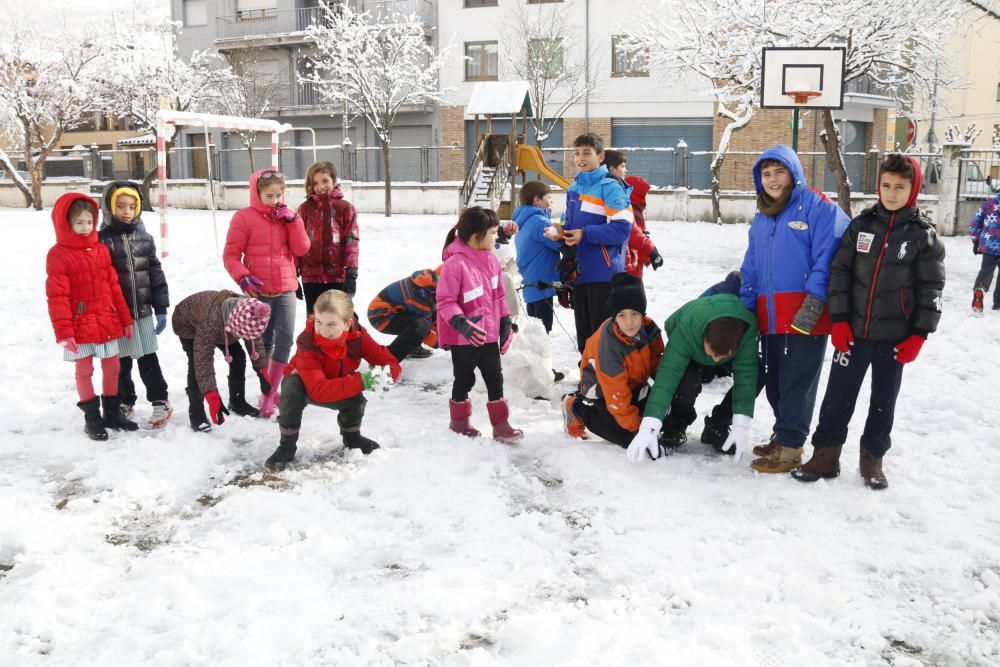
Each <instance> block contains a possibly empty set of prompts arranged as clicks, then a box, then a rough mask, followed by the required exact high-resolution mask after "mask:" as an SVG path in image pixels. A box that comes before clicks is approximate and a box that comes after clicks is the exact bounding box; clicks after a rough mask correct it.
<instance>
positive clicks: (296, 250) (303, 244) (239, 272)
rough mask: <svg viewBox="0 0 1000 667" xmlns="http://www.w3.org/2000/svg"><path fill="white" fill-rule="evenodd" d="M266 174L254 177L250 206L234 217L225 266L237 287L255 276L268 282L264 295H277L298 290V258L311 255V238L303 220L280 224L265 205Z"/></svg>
mask: <svg viewBox="0 0 1000 667" xmlns="http://www.w3.org/2000/svg"><path fill="white" fill-rule="evenodd" d="M264 171H265V170H261V171H255V172H254V173H253V174H251V175H250V206H248V207H247V208H241V209H240V210H239V211H237V212H236V213H235V214H234V215H233V219H232V220H231V221H230V223H229V232H228V233H227V234H226V248H225V249H224V250H223V251H222V262H223V264H224V265H225V267H226V271H228V272H229V275H230V276H232V277H233V280H235V281H236V282H237V283H239V282H240V280H241V279H242V278H243V277H244V276H246V275H248V274H251V273H252V274H253V275H255V276H257V277H258V278H260V279H261V280H262V281H264V286H263V287H262V288H261V291H262V293H263V294H265V295H275V294H281V293H282V292H293V291H295V288H296V287H297V286H298V278H297V277H296V274H295V258H296V257H301V256H302V255H304V254H306V253H307V252H309V236H308V235H307V234H306V229H305V226H304V225H303V224H302V218H301V217H298V216H296V217H295V220H294V221H293V222H284V221H282V220H276V219H275V218H274V212H275V210H276V209H275V207H273V206H266V205H265V204H264V203H263V202H261V200H260V196H259V195H258V194H257V179H258V178H260V175H261V174H263V173H264ZM266 171H270V170H266Z"/></svg>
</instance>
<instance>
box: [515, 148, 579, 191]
mask: <svg viewBox="0 0 1000 667" xmlns="http://www.w3.org/2000/svg"><path fill="white" fill-rule="evenodd" d="M515 160H516V162H515V164H514V168H515V169H517V171H519V172H524V171H533V172H536V173H538V174H541V175H542V176H544V177H545V178H547V179H549V180H550V181H552V182H553V183H555V184H556V185H558V186H559V187H561V188H562V189H563V190H566V189H567V188H569V181H567V180H566V179H565V178H563V177H562V176H560V175H559V174H557V173H556V172H554V171H552V170H551V169H550V168H549V165H548V164H546V163H545V158H544V157H542V151H541V150H539V148H538V146H527V145H525V144H518V145H517V154H516V155H515Z"/></svg>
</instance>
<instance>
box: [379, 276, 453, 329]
mask: <svg viewBox="0 0 1000 667" xmlns="http://www.w3.org/2000/svg"><path fill="white" fill-rule="evenodd" d="M440 277H441V267H440V266H438V267H437V268H436V269H423V270H421V271H416V272H414V273H413V274H411V275H410V276H408V277H406V278H403V279H402V280H398V281H396V282H394V283H392V284H391V285H386V286H385V288H384V289H383V290H382V291H381V292H379V293H378V296H376V297H375V298H374V299H372V302H371V303H370V304H368V321H369V322H370V323H371V325H372V326H373V327H375V329H376V330H377V331H385V330H386V329H388V328H389V326H390V323H391V322H392V321H393V320H394V319H395V318H396V317H397V316H399V315H400V314H401V313H405V314H406V316H407V317H412V318H424V317H426V318H427V319H429V320H430V321H431V322H432V323H434V321H435V320H436V317H437V284H438V279H440ZM424 344H425V345H427V346H428V347H437V328H436V327H434V326H432V327H431V332H430V334H428V336H427V338H425V339H424Z"/></svg>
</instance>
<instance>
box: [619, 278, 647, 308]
mask: <svg viewBox="0 0 1000 667" xmlns="http://www.w3.org/2000/svg"><path fill="white" fill-rule="evenodd" d="M626 308H628V309H631V310H634V311H636V312H638V313H641V314H643V315H645V314H646V292H645V290H643V288H642V281H641V280H639V279H638V278H636V277H635V276H633V275H631V274H629V273H616V274H615V275H613V276H612V277H611V313H612V315H613V316H617V315H618V313H620V312H621V311H623V310H625V309H626Z"/></svg>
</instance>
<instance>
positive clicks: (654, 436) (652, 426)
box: [625, 417, 663, 463]
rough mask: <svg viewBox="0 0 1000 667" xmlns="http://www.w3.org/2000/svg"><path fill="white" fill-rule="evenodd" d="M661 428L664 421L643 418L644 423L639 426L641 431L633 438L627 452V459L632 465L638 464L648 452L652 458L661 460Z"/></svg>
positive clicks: (654, 418)
mask: <svg viewBox="0 0 1000 667" xmlns="http://www.w3.org/2000/svg"><path fill="white" fill-rule="evenodd" d="M661 426H663V421H662V420H660V419H657V418H656V417H643V418H642V422H641V423H640V424H639V431H638V432H637V433H636V434H635V437H634V438H632V442H631V444H629V446H628V449H627V450H626V451H625V458H627V459H628V460H629V461H631V462H632V463H638V462H639V461H641V460H642V459H643V458H645V455H646V453H647V452H648V453H649V456H650V457H651V458H654V459H656V458H659V456H660V442H659V434H660V427H661Z"/></svg>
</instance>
